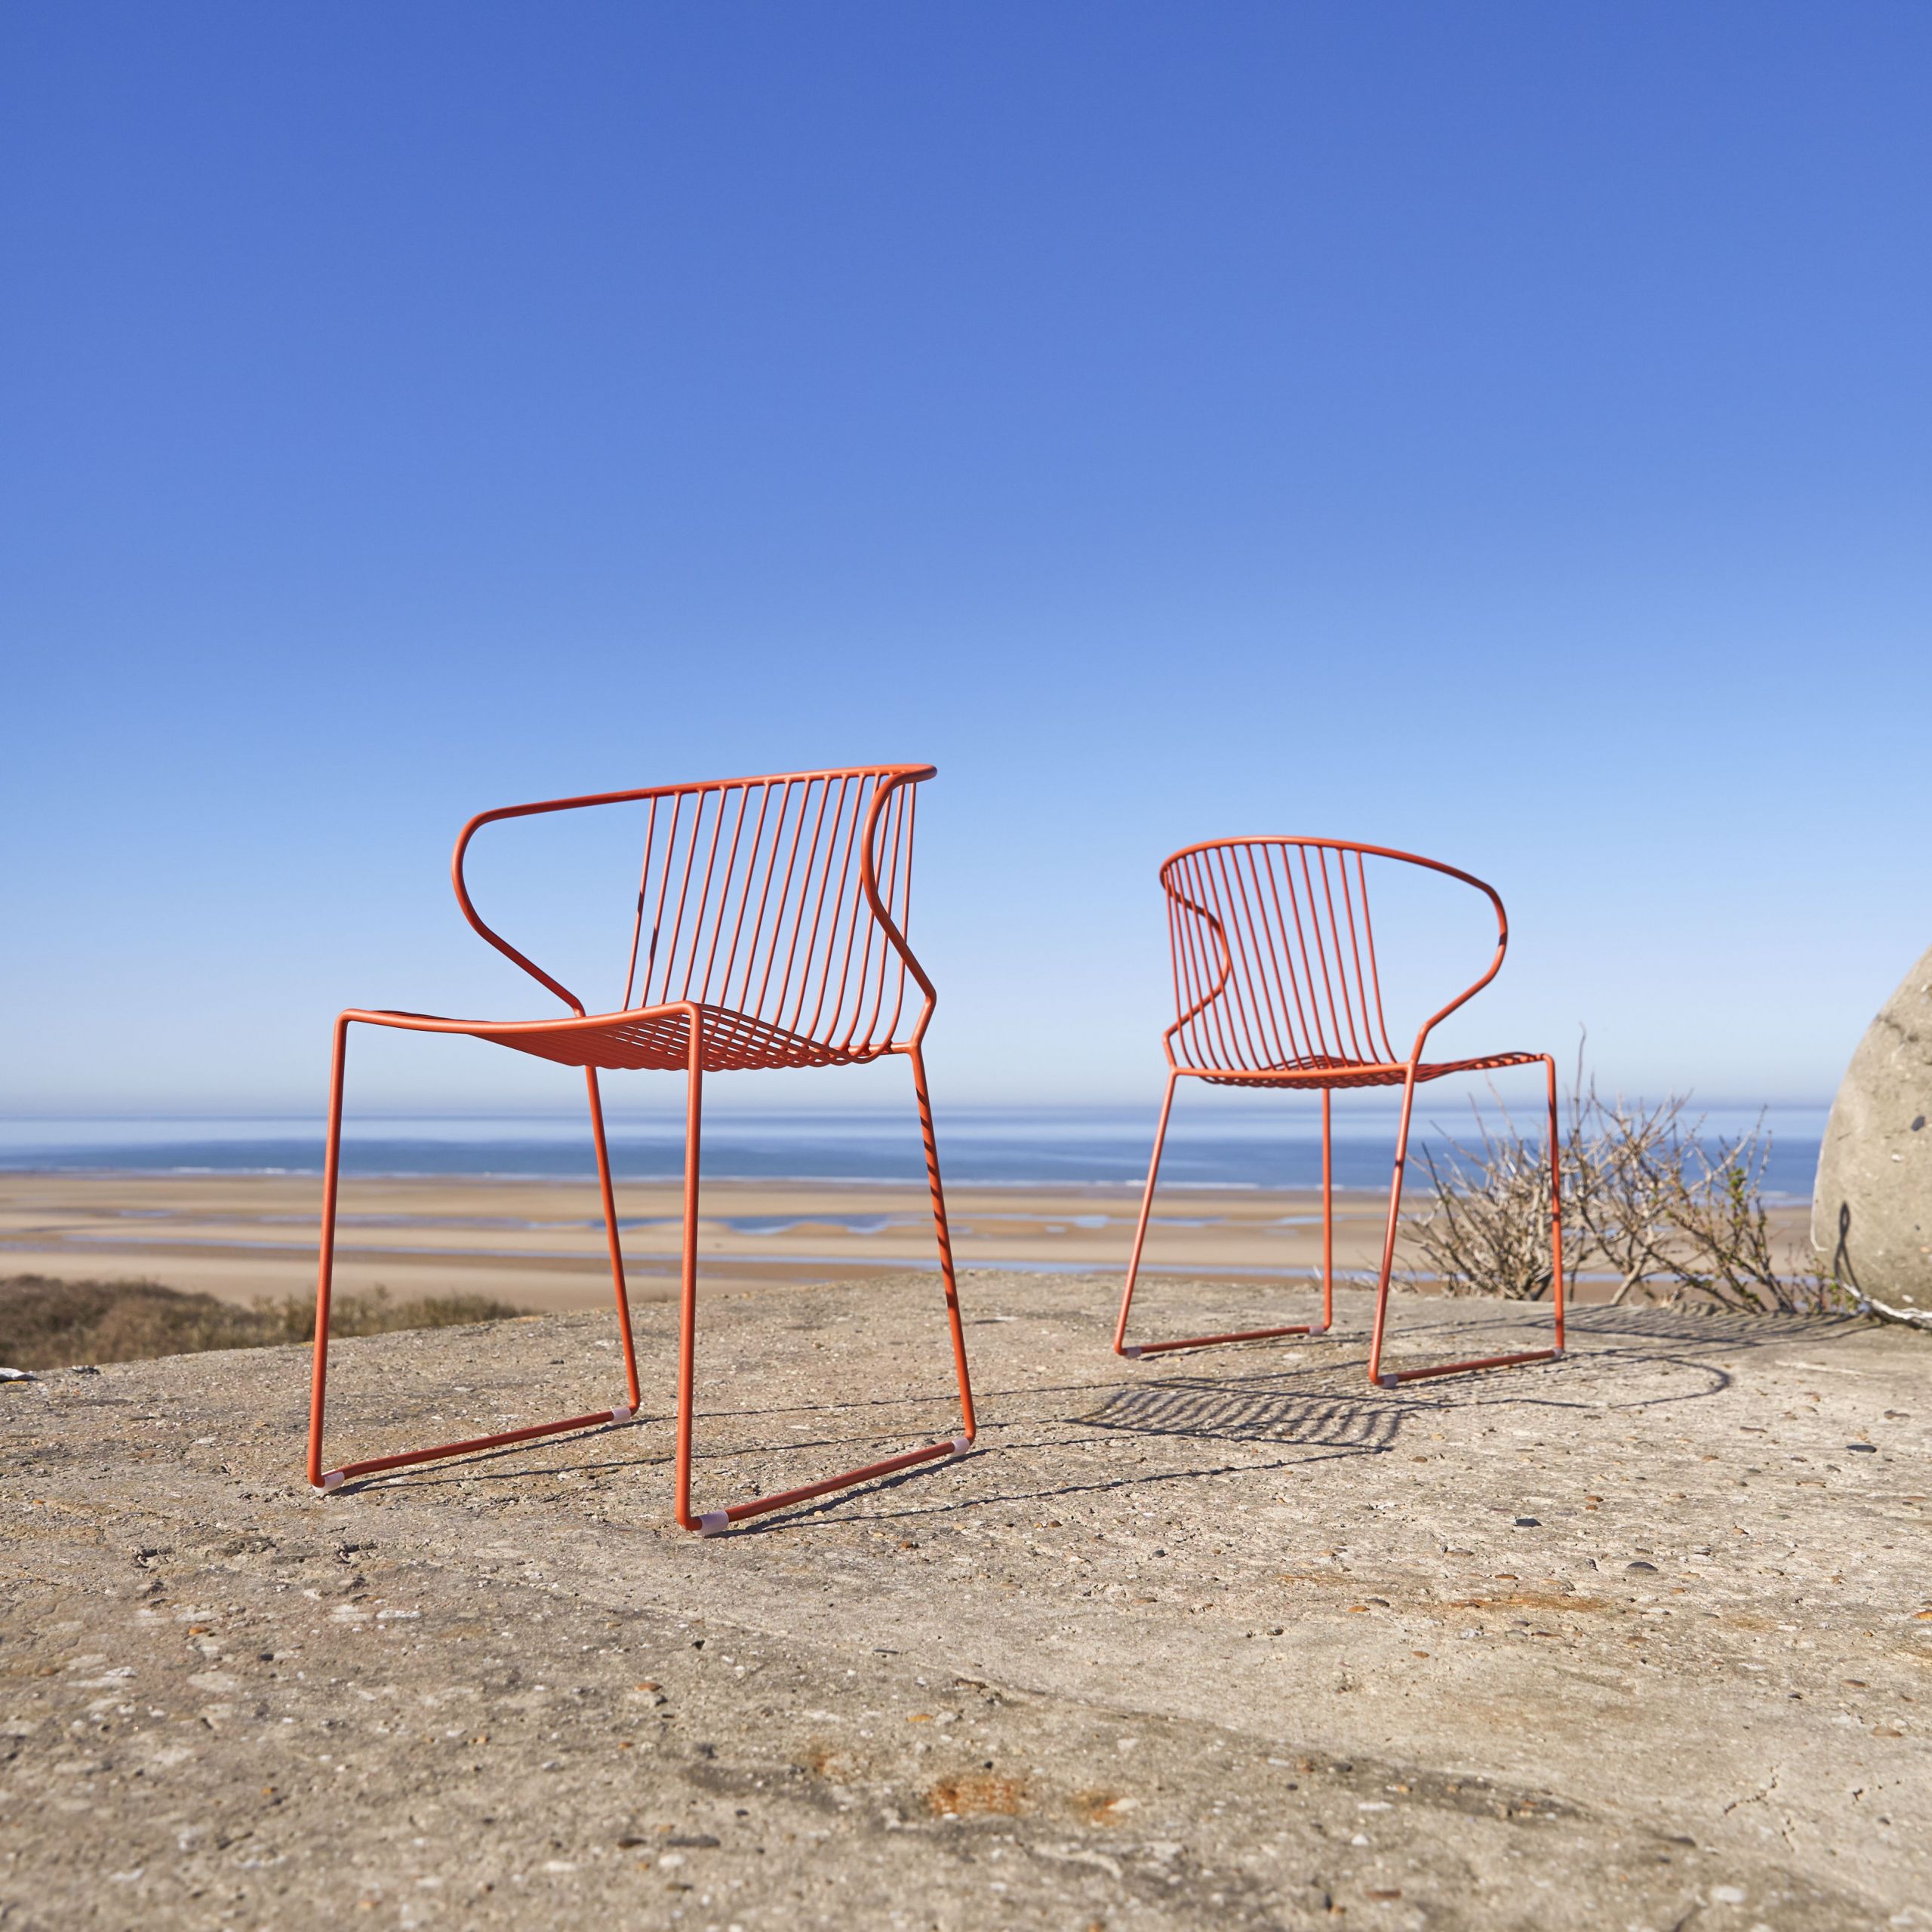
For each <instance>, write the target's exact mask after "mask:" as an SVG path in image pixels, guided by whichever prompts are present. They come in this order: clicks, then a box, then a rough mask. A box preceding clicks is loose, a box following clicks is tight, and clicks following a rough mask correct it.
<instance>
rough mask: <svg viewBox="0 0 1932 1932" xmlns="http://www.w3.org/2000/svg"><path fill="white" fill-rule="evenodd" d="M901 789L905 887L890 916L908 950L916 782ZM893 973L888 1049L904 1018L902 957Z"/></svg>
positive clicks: (895, 855) (896, 854)
mask: <svg viewBox="0 0 1932 1932" xmlns="http://www.w3.org/2000/svg"><path fill="white" fill-rule="evenodd" d="M902 789H903V791H904V792H905V794H906V813H905V819H906V832H905V841H906V875H905V883H904V884H903V886H902V887H901V888H900V894H901V897H900V901H899V903H898V905H897V908H896V909H895V912H894V916H895V917H896V918H897V921H898V924H899V937H900V938H901V939H903V940H904V941H905V942H906V944H907V945H908V946H910V945H911V944H912V835H913V833H914V832H915V830H916V829H917V827H918V815H919V781H918V780H917V779H915V780H912V781H911V782H910V783H908V784H906V786H903V788H902ZM893 863H894V866H895V867H896V866H897V864H898V863H899V852H898V848H897V845H896V844H895V846H894V848H893ZM885 903H886V904H887V906H888V907H891V906H892V905H893V902H892V900H890V899H888V900H887V901H886V902H885ZM897 973H898V990H897V992H895V993H894V995H893V1001H892V1020H891V1024H890V1025H889V1026H888V1027H887V1028H886V1029H885V1038H886V1044H887V1045H888V1047H889V1046H890V1045H891V1042H892V1041H894V1040H896V1039H897V1038H898V1037H899V1023H900V1020H901V1019H902V1018H903V1017H904V1016H905V1012H906V977H907V975H906V961H905V960H904V958H903V957H901V958H897ZM880 1004H881V1007H883V1005H884V1001H883V999H881V1002H880Z"/></svg>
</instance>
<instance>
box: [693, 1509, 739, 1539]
mask: <svg viewBox="0 0 1932 1932" xmlns="http://www.w3.org/2000/svg"><path fill="white" fill-rule="evenodd" d="M730 1527H731V1518H730V1517H729V1516H728V1515H726V1514H725V1513H724V1511H723V1510H722V1509H707V1510H706V1512H704V1514H703V1515H702V1516H700V1518H698V1519H697V1533H698V1534H699V1535H700V1536H701V1537H721V1536H722V1535H723V1534H724V1532H725V1531H727V1530H728V1529H729V1528H730Z"/></svg>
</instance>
